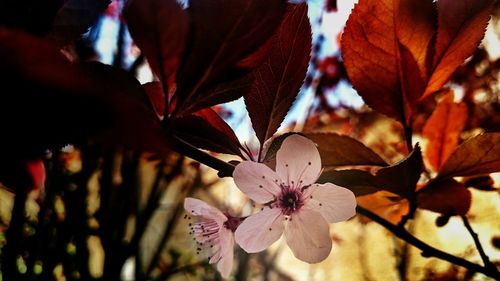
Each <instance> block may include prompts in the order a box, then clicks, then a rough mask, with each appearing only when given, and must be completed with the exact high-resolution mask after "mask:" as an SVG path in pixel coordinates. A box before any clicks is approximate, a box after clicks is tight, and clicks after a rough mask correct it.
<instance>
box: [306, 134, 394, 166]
mask: <svg viewBox="0 0 500 281" xmlns="http://www.w3.org/2000/svg"><path fill="white" fill-rule="evenodd" d="M305 136H306V137H308V138H309V139H311V140H312V141H313V142H315V143H316V144H317V145H318V150H319V154H320V155H321V163H322V165H323V167H325V168H328V167H331V166H353V165H375V166H387V163H386V162H385V161H384V160H383V159H382V158H380V156H378V154H377V153H375V152H373V150H371V149H370V148H368V147H366V146H365V145H364V144H362V143H361V142H359V141H357V140H355V139H353V138H351V137H349V136H342V135H338V134H335V133H305Z"/></svg>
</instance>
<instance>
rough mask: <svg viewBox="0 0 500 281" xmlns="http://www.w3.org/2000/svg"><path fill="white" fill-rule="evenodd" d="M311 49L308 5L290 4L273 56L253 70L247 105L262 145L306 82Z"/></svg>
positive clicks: (275, 39)
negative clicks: (252, 80) (252, 81)
mask: <svg viewBox="0 0 500 281" xmlns="http://www.w3.org/2000/svg"><path fill="white" fill-rule="evenodd" d="M310 52H311V26H310V24H309V19H308V17H307V6H306V5H305V4H301V5H289V6H288V9H287V13H286V15H285V18H284V19H283V22H282V23H281V26H280V27H279V29H278V31H277V33H276V35H275V36H274V37H273V47H272V49H271V53H270V55H269V58H268V59H267V60H266V61H265V62H264V64H263V65H262V66H260V67H258V68H257V69H256V70H254V71H253V76H254V78H255V80H254V83H253V86H252V89H251V91H250V93H248V94H246V95H245V104H246V106H247V109H248V113H249V114H250V119H251V120H252V126H253V128H254V130H255V132H256V135H257V138H258V139H259V141H260V143H261V145H262V144H263V143H264V142H265V141H266V140H267V139H269V138H270V137H272V135H273V134H274V133H275V132H276V130H277V129H278V127H279V126H280V124H281V122H282V121H283V119H284V118H285V115H286V114H287V112H288V110H289V109H290V107H291V105H292V103H293V101H294V100H295V97H296V96H297V94H298V91H299V89H300V86H301V85H302V82H303V81H304V78H305V74H306V71H307V66H308V62H309V55H310Z"/></svg>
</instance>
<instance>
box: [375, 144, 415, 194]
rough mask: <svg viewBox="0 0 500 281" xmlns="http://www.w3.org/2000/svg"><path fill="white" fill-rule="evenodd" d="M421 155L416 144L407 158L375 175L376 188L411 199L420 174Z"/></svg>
mask: <svg viewBox="0 0 500 281" xmlns="http://www.w3.org/2000/svg"><path fill="white" fill-rule="evenodd" d="M422 169H423V163H422V153H421V151H420V147H419V146H418V144H417V145H416V146H415V148H414V149H413V151H412V152H411V153H410V154H408V156H407V157H406V158H405V159H403V160H401V161H399V162H398V163H396V164H393V165H391V166H389V167H385V168H382V169H380V170H378V171H377V173H376V175H375V176H376V179H377V180H376V186H378V187H380V189H384V190H387V191H390V192H392V193H395V194H398V195H400V196H402V197H405V198H412V197H413V195H414V193H415V188H416V185H417V182H418V180H419V178H420V174H421V173H422Z"/></svg>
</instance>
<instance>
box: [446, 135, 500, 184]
mask: <svg viewBox="0 0 500 281" xmlns="http://www.w3.org/2000/svg"><path fill="white" fill-rule="evenodd" d="M494 172H500V133H484V134H481V135H478V136H476V137H473V138H470V139H468V140H467V141H465V142H464V143H462V144H461V145H460V146H458V147H457V149H456V150H455V151H453V153H452V154H451V155H450V157H449V158H448V159H447V160H446V161H445V162H444V164H443V165H442V166H441V168H440V169H439V172H438V176H437V178H438V179H445V178H450V177H456V176H473V175H480V174H488V173H494Z"/></svg>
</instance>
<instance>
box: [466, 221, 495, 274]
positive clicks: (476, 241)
mask: <svg viewBox="0 0 500 281" xmlns="http://www.w3.org/2000/svg"><path fill="white" fill-rule="evenodd" d="M461 217H462V221H463V222H464V226H465V228H467V231H469V233H470V235H471V236H472V239H474V244H475V245H476V248H477V251H478V252H479V255H480V256H481V259H482V260H483V263H484V266H485V267H487V268H490V269H491V270H494V271H496V272H497V273H498V270H497V268H496V266H495V265H494V264H493V263H492V262H491V261H490V258H489V257H488V256H487V255H486V253H485V252H484V249H483V246H482V245H481V242H480V241H479V236H478V235H477V233H475V232H474V230H473V229H472V226H471V225H470V223H469V219H467V217H466V216H461Z"/></svg>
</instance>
